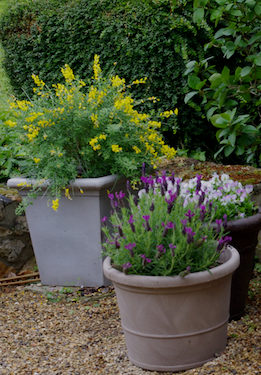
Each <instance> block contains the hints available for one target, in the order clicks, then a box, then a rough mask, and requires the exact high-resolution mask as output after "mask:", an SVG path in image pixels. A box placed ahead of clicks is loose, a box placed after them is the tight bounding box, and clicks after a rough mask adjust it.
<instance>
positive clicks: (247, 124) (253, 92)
mask: <svg viewBox="0 0 261 375" xmlns="http://www.w3.org/2000/svg"><path fill="white" fill-rule="evenodd" d="M199 3H200V5H199ZM198 9H201V12H200V15H199V12H198ZM194 16H195V19H196V21H197V22H198V23H200V22H202V20H203V18H204V17H205V16H208V17H209V18H210V20H211V21H212V22H215V27H216V28H217V29H216V32H215V34H214V36H213V39H212V41H211V42H210V43H208V44H206V46H205V50H209V49H210V48H213V47H214V48H218V49H219V50H221V51H222V53H223V56H224V58H225V59H226V60H227V61H226V62H225V63H223V64H222V65H217V64H216V61H215V60H214V59H212V60H210V59H207V60H206V59H205V60H204V59H202V60H198V61H195V60H191V61H189V62H188V63H187V71H186V74H188V75H189V76H188V85H189V87H190V92H188V93H187V95H186V96H185V103H191V101H192V99H193V101H194V100H195V98H196V97H199V98H200V100H201V105H202V106H204V110H205V113H206V116H207V119H208V120H210V121H211V123H212V125H214V126H215V127H216V128H218V131H217V133H216V138H217V140H218V142H219V143H220V145H221V148H220V149H219V151H218V152H217V153H216V156H217V155H218V154H219V153H221V152H224V155H225V156H226V157H229V156H230V155H231V154H232V153H235V154H236V155H237V156H239V157H240V156H241V155H242V156H244V160H245V161H246V162H247V163H249V162H252V163H255V164H256V165H260V160H261V154H260V145H261V123H260V120H261V112H260V110H261V22H260V20H261V5H260V4H259V3H258V2H257V1H254V0H251V1H250V0H240V1H239V0H237V1H234V0H214V1H200V0H198V1H197V0H195V1H194ZM232 57H233V58H235V60H234V61H236V64H235V66H232V67H231V66H229V61H228V60H231V58H232ZM211 64H213V65H211Z"/></svg>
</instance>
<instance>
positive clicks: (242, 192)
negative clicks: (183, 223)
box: [168, 173, 257, 220]
mask: <svg viewBox="0 0 261 375" xmlns="http://www.w3.org/2000/svg"><path fill="white" fill-rule="evenodd" d="M168 190H173V186H171V182H169V185H168ZM252 191H253V186H252V185H246V186H245V187H243V185H242V184H241V182H238V181H233V180H232V179H231V178H230V177H229V175H227V174H225V173H224V174H222V175H221V176H219V175H218V174H217V173H214V174H213V176H212V178H211V179H210V180H208V181H202V180H201V176H199V175H197V177H195V178H192V179H190V180H189V181H188V182H185V181H184V182H181V184H180V194H181V196H182V197H184V204H185V205H186V204H187V202H191V201H197V200H198V198H199V196H200V197H201V198H200V200H201V203H202V204H207V202H209V201H212V203H213V205H214V207H215V215H214V217H213V219H214V220H217V219H222V218H224V215H225V217H226V219H227V220H235V219H240V218H243V217H248V216H252V215H253V213H255V211H256V210H257V207H255V203H254V202H252V201H251V199H250V193H251V192H252Z"/></svg>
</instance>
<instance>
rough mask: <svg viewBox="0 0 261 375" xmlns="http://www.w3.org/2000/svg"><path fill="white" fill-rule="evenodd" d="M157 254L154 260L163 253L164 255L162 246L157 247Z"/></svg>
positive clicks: (164, 250) (164, 251)
mask: <svg viewBox="0 0 261 375" xmlns="http://www.w3.org/2000/svg"><path fill="white" fill-rule="evenodd" d="M157 249H158V252H157V254H156V259H159V258H160V257H161V256H162V255H163V254H164V253H166V249H165V248H164V246H163V245H157Z"/></svg>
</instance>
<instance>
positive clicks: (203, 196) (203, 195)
mask: <svg viewBox="0 0 261 375" xmlns="http://www.w3.org/2000/svg"><path fill="white" fill-rule="evenodd" d="M200 192H201V193H200V196H199V199H198V205H199V206H200V205H201V204H202V203H203V202H204V200H205V196H206V193H205V192H204V191H201V190H200Z"/></svg>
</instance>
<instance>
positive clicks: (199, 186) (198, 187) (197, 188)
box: [196, 174, 201, 191]
mask: <svg viewBox="0 0 261 375" xmlns="http://www.w3.org/2000/svg"><path fill="white" fill-rule="evenodd" d="M200 189H201V175H198V174H197V186H196V191H199V190H200Z"/></svg>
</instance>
